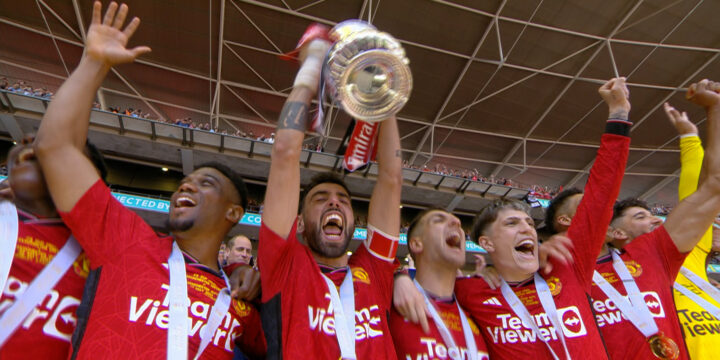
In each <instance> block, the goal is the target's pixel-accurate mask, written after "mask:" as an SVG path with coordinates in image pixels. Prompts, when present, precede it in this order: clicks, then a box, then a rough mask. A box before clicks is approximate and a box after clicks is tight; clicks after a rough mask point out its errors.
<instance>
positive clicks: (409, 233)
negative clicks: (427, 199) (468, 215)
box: [407, 206, 450, 244]
mask: <svg viewBox="0 0 720 360" xmlns="http://www.w3.org/2000/svg"><path fill="white" fill-rule="evenodd" d="M432 211H442V212H446V213H448V214H449V213H450V212H449V211H447V210H445V209H443V208H441V207H439V206H433V207H429V208H427V209H425V210H423V211H420V213H418V214H417V215H415V217H414V218H413V219H412V221H410V225H408V230H407V241H408V244H409V243H410V238H411V237H412V234H413V232H415V229H417V226H418V225H420V220H422V218H423V217H424V216H425V215H427V214H428V213H430V212H432Z"/></svg>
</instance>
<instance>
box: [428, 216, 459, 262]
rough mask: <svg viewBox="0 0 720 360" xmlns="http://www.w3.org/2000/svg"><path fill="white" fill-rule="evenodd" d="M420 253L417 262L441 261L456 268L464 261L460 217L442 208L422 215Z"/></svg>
mask: <svg viewBox="0 0 720 360" xmlns="http://www.w3.org/2000/svg"><path fill="white" fill-rule="evenodd" d="M420 237H421V241H422V243H423V249H422V253H421V254H419V255H418V259H422V260H421V261H420V260H419V262H423V263H424V262H426V261H432V262H441V263H444V264H447V265H448V266H453V267H456V268H459V267H461V266H462V265H463V264H464V263H465V231H463V229H462V227H461V226H460V219H458V218H457V217H456V216H455V215H453V214H450V213H448V212H446V211H442V210H433V211H430V212H428V213H427V214H425V215H424V216H423V219H422V233H421V234H420Z"/></svg>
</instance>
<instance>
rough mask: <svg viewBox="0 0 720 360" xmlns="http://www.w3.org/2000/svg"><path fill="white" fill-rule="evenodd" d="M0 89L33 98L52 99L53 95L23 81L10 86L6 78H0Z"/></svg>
mask: <svg viewBox="0 0 720 360" xmlns="http://www.w3.org/2000/svg"><path fill="white" fill-rule="evenodd" d="M0 89H2V90H7V91H12V92H14V93H18V94H22V95H27V96H35V97H39V98H44V99H52V97H53V95H54V93H53V92H52V91H50V90H48V89H46V88H45V87H39V88H34V87H32V86H30V85H29V84H27V83H26V82H25V81H24V80H17V81H14V82H13V83H12V85H11V84H10V81H9V80H8V79H7V78H6V77H2V78H0Z"/></svg>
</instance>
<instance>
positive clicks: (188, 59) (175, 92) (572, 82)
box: [0, 0, 720, 204]
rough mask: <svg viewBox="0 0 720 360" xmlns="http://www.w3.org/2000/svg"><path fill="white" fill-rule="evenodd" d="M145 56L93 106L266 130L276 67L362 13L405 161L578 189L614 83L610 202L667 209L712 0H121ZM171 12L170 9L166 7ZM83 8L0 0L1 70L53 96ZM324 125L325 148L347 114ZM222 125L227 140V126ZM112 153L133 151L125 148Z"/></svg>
mask: <svg viewBox="0 0 720 360" xmlns="http://www.w3.org/2000/svg"><path fill="white" fill-rule="evenodd" d="M128 4H129V6H130V13H131V15H135V16H139V17H140V18H141V19H142V25H141V26H140V29H139V30H138V32H137V33H136V35H135V37H134V38H133V39H132V41H131V45H133V46H134V45H149V46H151V47H152V48H153V51H152V53H150V54H148V55H146V56H143V57H142V58H141V59H140V60H139V61H137V62H136V63H134V64H129V65H122V66H119V67H118V68H116V69H114V70H113V72H112V73H111V74H110V75H109V76H108V78H107V80H106V81H105V82H104V83H103V88H102V90H101V91H100V93H99V96H100V98H101V100H102V102H104V103H105V104H106V105H111V106H112V105H114V106H120V107H123V108H124V107H134V108H142V109H143V110H146V111H150V112H152V113H154V114H156V115H157V116H158V117H163V118H168V119H175V118H181V117H186V116H191V117H192V118H193V119H194V120H199V121H210V120H211V121H213V123H214V124H215V125H216V126H219V127H220V128H227V129H234V128H241V129H243V130H245V131H248V130H253V132H254V133H255V134H261V133H265V134H269V133H270V132H271V131H273V128H274V123H275V119H276V118H277V117H278V115H279V112H280V109H281V107H282V103H283V102H284V100H285V98H286V97H287V96H288V94H289V90H290V87H291V85H292V80H293V77H294V74H295V71H296V69H295V67H294V66H293V65H291V64H289V63H287V62H283V61H281V60H280V59H279V58H278V56H277V55H278V54H280V53H283V52H286V51H289V50H291V49H292V48H294V46H295V44H296V42H297V40H298V38H299V37H300V35H301V34H302V32H303V31H304V29H305V28H306V27H307V26H308V25H309V24H310V23H312V22H320V23H324V24H328V25H333V24H335V23H337V22H339V21H342V20H345V19H349V18H362V19H365V20H368V19H369V20H370V21H371V22H372V23H373V24H374V25H375V26H377V27H378V28H379V29H381V30H384V31H387V32H389V33H391V34H393V35H394V36H395V37H397V38H398V39H400V40H401V41H402V43H403V45H404V47H405V50H406V52H407V55H408V57H409V59H410V62H411V68H412V72H413V77H414V90H413V92H412V96H411V98H410V101H409V102H408V104H407V106H406V107H405V108H404V109H403V111H402V112H401V113H400V114H399V116H398V119H399V120H400V121H399V124H400V131H401V136H402V148H403V158H404V159H406V160H409V161H411V162H412V163H413V164H415V165H423V164H429V165H434V164H436V163H442V164H445V165H446V166H448V167H449V168H458V169H463V168H468V169H478V171H479V172H480V173H481V174H484V175H486V176H489V175H491V174H492V175H494V176H496V177H504V178H510V179H513V180H514V181H516V182H519V183H524V184H541V185H551V186H559V185H564V186H571V185H575V186H581V185H582V184H583V183H584V181H585V179H586V176H587V171H588V170H589V168H590V165H591V164H592V160H593V158H594V156H595V152H596V150H597V147H598V144H599V139H600V135H601V133H602V131H603V128H604V121H605V119H606V117H607V109H606V106H605V105H604V104H603V103H602V100H601V99H600V97H599V96H598V95H597V88H598V87H599V86H600V85H601V84H602V83H603V82H604V81H605V80H607V79H609V78H611V77H614V76H618V75H620V76H626V77H627V78H628V82H629V87H630V91H631V101H632V106H633V108H632V112H631V119H632V120H633V121H634V122H635V125H634V126H633V128H632V133H631V134H632V138H633V141H632V148H631V152H630V157H629V161H628V168H627V173H626V176H625V180H624V183H623V189H622V192H621V196H643V197H646V198H648V199H649V200H651V201H652V202H659V203H668V204H671V203H673V202H675V197H676V194H677V190H676V188H677V175H678V174H679V165H680V164H679V153H678V150H677V135H676V133H675V130H674V129H673V128H672V126H671V125H670V123H669V122H668V121H667V120H666V118H665V115H664V113H663V111H662V104H663V103H664V102H665V101H670V102H671V103H672V104H673V105H674V106H676V107H678V108H680V109H681V110H686V111H688V114H689V116H690V117H691V119H692V120H693V121H694V122H696V123H700V129H701V133H702V132H703V130H704V126H702V123H704V121H705V118H704V112H703V111H702V110H701V109H699V108H698V107H696V106H693V105H691V104H690V103H688V102H687V101H685V100H684V88H686V87H687V85H689V84H690V83H692V82H695V81H698V80H700V79H702V78H711V79H713V78H714V79H720V67H718V54H719V50H718V47H719V45H720V31H719V30H717V21H716V17H717V14H720V2H717V1H707V0H705V1H703V0H690V1H683V0H675V1H672V0H648V1H642V0H639V1H626V0H605V1H586V0H572V1H542V0H528V1H498V0H483V1H472V0H465V1H426V0H342V1H337V0H336V1H332V0H317V1H313V0H267V1H255V0H208V1H199V0H198V1H184V2H173V1H158V0H153V1H147V0H146V1H128ZM180 4H181V5H180ZM91 7H92V6H91V2H90V1H88V0H72V1H70V0H63V1H60V0H58V1H52V0H37V1H10V0H0V34H2V36H0V75H2V76H7V77H10V78H12V79H26V80H28V81H29V82H30V83H31V84H34V85H43V86H49V87H51V88H56V87H58V86H59V85H60V84H61V83H62V81H63V80H64V79H65V78H66V77H67V76H68V73H69V71H72V69H73V68H74V67H75V66H76V64H77V63H78V61H79V59H80V57H81V55H82V42H83V37H84V35H85V31H86V29H87V26H88V22H89V19H90V12H91ZM335 114H340V115H339V116H336V117H334V118H333V120H332V121H331V122H330V124H331V125H332V126H330V127H329V129H328V133H327V134H326V135H327V140H328V143H327V146H326V149H327V150H330V151H334V150H335V149H336V148H337V147H338V144H339V141H340V138H341V137H342V136H343V134H344V133H345V129H346V127H347V124H348V123H349V118H348V117H347V116H345V115H344V114H341V113H339V112H335ZM231 132H232V131H231ZM124 156H127V157H134V156H137V154H133V153H132V151H131V150H128V151H127V153H126V154H124Z"/></svg>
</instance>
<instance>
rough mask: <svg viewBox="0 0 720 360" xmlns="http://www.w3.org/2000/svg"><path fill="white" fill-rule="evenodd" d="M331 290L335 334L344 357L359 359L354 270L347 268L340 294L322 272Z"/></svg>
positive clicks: (341, 354)
mask: <svg viewBox="0 0 720 360" xmlns="http://www.w3.org/2000/svg"><path fill="white" fill-rule="evenodd" d="M322 276H323V278H324V279H325V283H326V284H327V287H328V291H329V292H330V304H331V305H332V308H333V314H334V318H335V334H336V335H337V340H338V345H339V346H340V356H341V358H342V359H352V360H355V359H357V356H356V355H355V290H354V289H353V281H352V278H353V276H352V271H351V270H350V267H348V268H347V274H345V279H344V280H343V282H342V285H340V293H339V294H338V291H337V288H336V287H335V283H333V281H332V280H330V278H329V277H327V276H326V275H325V274H322Z"/></svg>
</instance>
